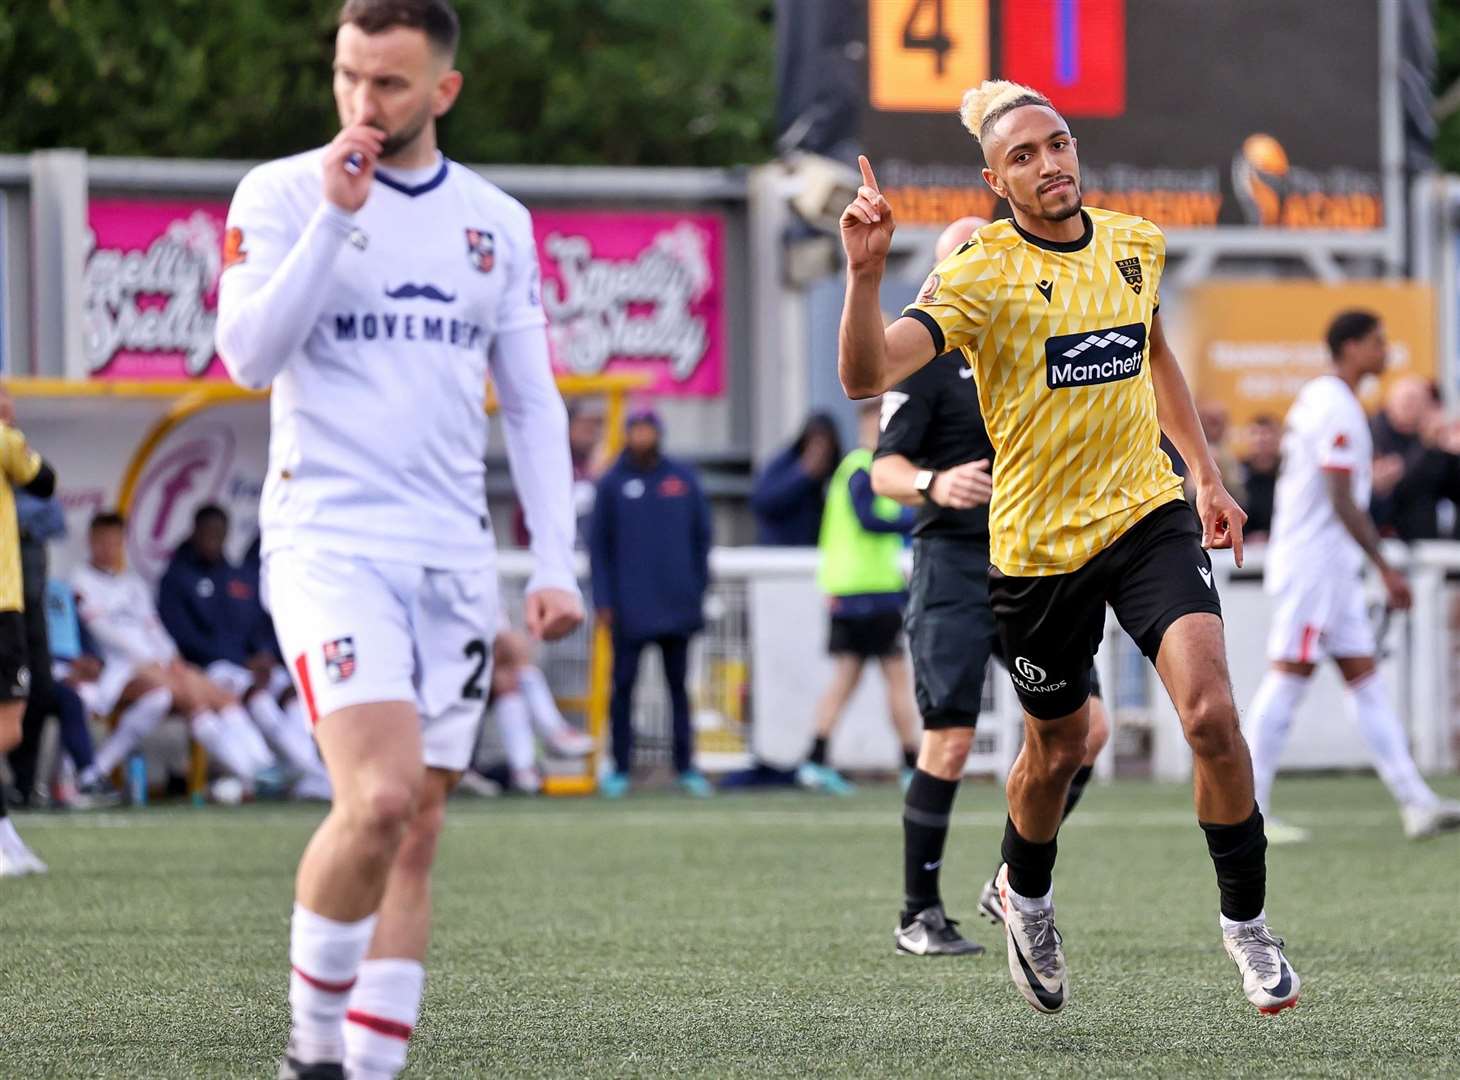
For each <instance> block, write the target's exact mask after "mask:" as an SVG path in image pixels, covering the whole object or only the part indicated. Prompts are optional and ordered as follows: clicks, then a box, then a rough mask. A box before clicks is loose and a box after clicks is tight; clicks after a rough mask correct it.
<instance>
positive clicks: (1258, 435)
mask: <svg viewBox="0 0 1460 1080" xmlns="http://www.w3.org/2000/svg"><path fill="white" fill-rule="evenodd" d="M1282 437H1283V431H1282V426H1281V425H1280V424H1279V423H1278V422H1277V420H1275V419H1274V418H1273V417H1271V416H1268V415H1266V414H1263V415H1262V416H1255V417H1253V418H1252V423H1251V424H1249V425H1248V427H1247V456H1246V457H1245V458H1243V459H1242V466H1241V472H1240V475H1241V477H1242V488H1243V490H1245V491H1246V492H1247V498H1246V499H1245V500H1244V501H1243V502H1242V509H1243V510H1246V511H1247V526H1246V528H1245V529H1243V530H1242V532H1243V536H1245V537H1246V539H1247V540H1249V541H1258V540H1266V539H1267V534H1268V533H1270V532H1272V500H1273V492H1274V491H1275V490H1276V488H1277V477H1278V467H1279V466H1280V465H1281V464H1282Z"/></svg>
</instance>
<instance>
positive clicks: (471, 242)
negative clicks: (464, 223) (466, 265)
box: [466, 229, 497, 274]
mask: <svg viewBox="0 0 1460 1080" xmlns="http://www.w3.org/2000/svg"><path fill="white" fill-rule="evenodd" d="M466 257H467V259H468V261H470V262H471V264H472V266H474V267H476V269H478V270H480V271H481V272H482V273H483V274H488V273H491V270H492V267H493V266H495V265H496V264H497V242H496V239H495V238H494V237H493V236H492V234H491V233H490V232H489V231H487V230H486V229H467V230H466Z"/></svg>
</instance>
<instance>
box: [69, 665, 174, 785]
mask: <svg viewBox="0 0 1460 1080" xmlns="http://www.w3.org/2000/svg"><path fill="white" fill-rule="evenodd" d="M171 711H172V691H170V690H169V689H168V688H167V687H165V686H159V687H158V688H157V689H156V690H149V691H147V693H145V694H143V695H142V696H141V697H139V698H138V699H137V700H136V701H134V702H132V704H131V705H129V706H127V709H126V711H125V712H123V713H122V715H121V717H120V719H118V720H117V727H116V730H115V731H113V732H112V733H111V734H110V735H108V736H107V739H106V741H105V742H104V743H102V744H101V746H100V747H99V748H98V749H97V751H96V758H95V760H94V761H92V763H91V767H90V768H88V769H87V770H85V771H84V772H83V773H82V774H81V782H82V783H83V784H89V783H91V782H92V781H93V780H96V779H98V778H100V777H103V776H105V775H106V774H107V773H109V772H111V771H112V770H113V769H115V768H116V767H117V766H118V765H120V764H121V763H122V762H124V761H126V760H127V755H128V754H130V753H131V752H132V751H133V750H135V749H136V748H137V744H138V743H140V742H141V741H142V740H143V739H145V738H146V737H147V736H148V735H149V734H150V733H151V732H152V731H153V730H155V729H156V727H157V725H158V724H160V723H162V721H163V720H165V719H167V714H168V713H170V712H171Z"/></svg>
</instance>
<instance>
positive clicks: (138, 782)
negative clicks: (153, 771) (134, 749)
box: [127, 754, 147, 806]
mask: <svg viewBox="0 0 1460 1080" xmlns="http://www.w3.org/2000/svg"><path fill="white" fill-rule="evenodd" d="M127 797H128V798H129V799H131V801H132V805H133V806H146V805H147V759H146V758H144V757H143V756H142V755H141V754H133V755H132V756H131V757H130V758H128V759H127Z"/></svg>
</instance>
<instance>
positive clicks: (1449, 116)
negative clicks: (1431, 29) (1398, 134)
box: [1430, 0, 1460, 172]
mask: <svg viewBox="0 0 1460 1080" xmlns="http://www.w3.org/2000/svg"><path fill="white" fill-rule="evenodd" d="M1430 10H1431V12H1432V14H1433V15H1434V20H1435V22H1434V26H1435V60H1436V63H1435V87H1434V89H1435V95H1436V102H1435V106H1436V108H1435V112H1436V115H1437V118H1438V120H1439V130H1438V131H1436V132H1435V148H1434V154H1435V162H1436V163H1437V164H1438V165H1439V167H1440V168H1442V169H1444V170H1445V171H1446V172H1460V0H1434V3H1432V4H1431V5H1430Z"/></svg>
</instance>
